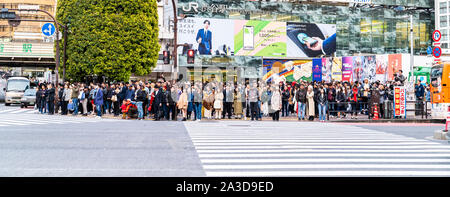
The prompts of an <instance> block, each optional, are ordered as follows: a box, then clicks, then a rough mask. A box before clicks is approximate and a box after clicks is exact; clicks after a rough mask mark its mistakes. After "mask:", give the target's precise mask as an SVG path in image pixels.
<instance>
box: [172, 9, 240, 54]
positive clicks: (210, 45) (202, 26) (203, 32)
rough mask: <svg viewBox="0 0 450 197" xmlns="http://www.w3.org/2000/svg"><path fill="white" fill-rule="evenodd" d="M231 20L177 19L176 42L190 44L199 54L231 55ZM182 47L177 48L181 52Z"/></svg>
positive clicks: (232, 45)
mask: <svg viewBox="0 0 450 197" xmlns="http://www.w3.org/2000/svg"><path fill="white" fill-rule="evenodd" d="M233 28H234V22H233V21H232V20H223V19H209V18H208V19H207V18H186V19H183V20H180V21H179V25H178V36H177V37H178V44H191V45H192V49H195V50H197V54H199V55H231V54H232V53H233V50H234V41H233V35H232V34H231V33H230V29H233ZM181 50H182V48H181V47H180V48H179V51H180V53H181Z"/></svg>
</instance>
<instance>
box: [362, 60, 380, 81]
mask: <svg viewBox="0 0 450 197" xmlns="http://www.w3.org/2000/svg"><path fill="white" fill-rule="evenodd" d="M376 65H377V64H376V58H375V56H366V57H364V61H363V64H362V75H361V81H362V80H364V79H368V80H369V81H370V82H374V81H376V78H375V77H376Z"/></svg>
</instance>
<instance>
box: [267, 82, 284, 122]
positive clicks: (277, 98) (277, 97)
mask: <svg viewBox="0 0 450 197" xmlns="http://www.w3.org/2000/svg"><path fill="white" fill-rule="evenodd" d="M281 102H282V100H281V93H280V89H279V88H278V86H276V87H275V88H274V90H273V92H272V98H271V101H270V105H271V107H272V110H273V115H272V120H273V121H279V120H280V110H281Z"/></svg>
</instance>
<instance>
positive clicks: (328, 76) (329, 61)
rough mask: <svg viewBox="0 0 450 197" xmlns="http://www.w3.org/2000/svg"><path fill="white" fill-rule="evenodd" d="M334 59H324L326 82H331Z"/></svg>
mask: <svg viewBox="0 0 450 197" xmlns="http://www.w3.org/2000/svg"><path fill="white" fill-rule="evenodd" d="M332 62H333V58H331V57H327V58H322V80H323V81H325V82H331V67H332V64H333V63H332Z"/></svg>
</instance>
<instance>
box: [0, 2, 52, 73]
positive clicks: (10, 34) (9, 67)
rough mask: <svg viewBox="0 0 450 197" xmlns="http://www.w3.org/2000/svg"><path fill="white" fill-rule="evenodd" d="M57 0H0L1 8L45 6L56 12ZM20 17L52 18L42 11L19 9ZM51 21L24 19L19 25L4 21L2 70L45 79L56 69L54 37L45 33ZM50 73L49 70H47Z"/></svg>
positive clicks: (0, 50) (0, 41)
mask: <svg viewBox="0 0 450 197" xmlns="http://www.w3.org/2000/svg"><path fill="white" fill-rule="evenodd" d="M56 2H57V1H56V0H0V8H8V9H41V10H45V11H47V12H49V13H50V14H52V15H55V14H56ZM15 12H16V15H18V16H19V17H20V19H27V20H51V18H50V17H49V16H48V15H47V14H45V13H42V12H24V11H21V12H18V11H15ZM45 23H47V22H35V21H21V22H20V24H19V25H18V26H16V27H13V26H11V24H10V23H9V21H8V20H0V69H1V70H2V71H4V72H9V73H10V74H12V75H16V76H18V75H20V76H29V77H35V78H44V77H45V76H46V75H48V71H49V70H51V69H54V67H55V60H54V50H53V49H54V37H46V36H44V35H43V34H42V32H41V31H42V30H41V29H42V26H43V25H44V24H45ZM46 72H47V73H46Z"/></svg>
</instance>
